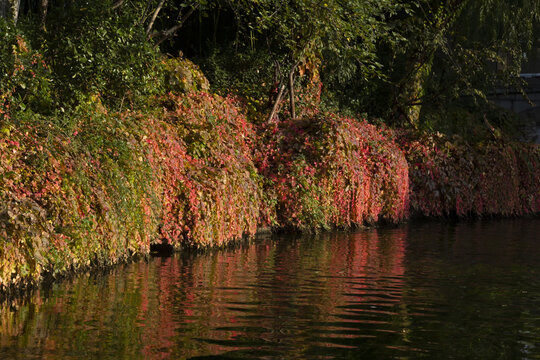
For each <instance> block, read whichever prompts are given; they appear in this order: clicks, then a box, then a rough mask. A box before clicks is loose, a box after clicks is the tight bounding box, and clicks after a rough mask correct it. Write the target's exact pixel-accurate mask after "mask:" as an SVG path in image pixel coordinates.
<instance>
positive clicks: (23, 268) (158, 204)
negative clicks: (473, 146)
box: [0, 93, 262, 290]
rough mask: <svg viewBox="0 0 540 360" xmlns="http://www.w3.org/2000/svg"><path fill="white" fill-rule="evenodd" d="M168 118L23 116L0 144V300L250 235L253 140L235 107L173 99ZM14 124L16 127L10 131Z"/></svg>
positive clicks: (207, 98) (97, 111)
mask: <svg viewBox="0 0 540 360" xmlns="http://www.w3.org/2000/svg"><path fill="white" fill-rule="evenodd" d="M163 101H164V104H165V105H167V107H168V109H169V110H166V111H165V112H163V111H156V112H155V113H154V114H142V113H136V112H131V111H125V112H122V113H112V114H111V113H108V112H107V111H106V109H105V108H103V107H102V106H101V105H100V102H99V99H94V101H93V102H91V103H83V104H81V105H80V106H78V107H77V110H76V111H73V112H69V113H67V114H66V115H65V116H63V117H40V116H37V115H35V114H32V113H26V115H25V116H24V117H23V114H19V115H18V116H19V117H18V118H17V124H18V125H17V126H11V129H12V131H11V133H10V134H6V133H5V132H4V133H1V134H0V290H1V289H5V288H6V287H8V286H11V285H15V284H21V283H25V282H28V281H32V280H37V279H39V278H40V277H41V275H42V274H43V273H44V272H50V273H52V274H58V273H62V272H65V271H67V270H68V269H72V268H80V267H83V266H88V265H90V264H111V263H115V262H117V261H119V260H121V259H125V258H127V257H129V256H131V255H132V254H135V253H142V254H145V253H148V252H149V248H150V244H152V243H159V242H161V241H162V239H165V241H167V242H169V243H170V244H172V245H174V246H175V247H181V246H208V245H222V244H224V243H226V242H227V241H230V240H233V239H236V238H240V237H242V236H243V235H245V234H254V233H255V231H256V227H257V220H258V218H259V208H260V207H261V204H260V201H261V198H262V195H261V189H260V186H259V183H260V179H259V176H258V175H257V173H256V170H255V168H254V165H253V162H252V159H251V153H252V148H251V144H252V143H251V139H252V138H253V132H252V130H251V127H250V125H249V124H248V123H247V122H246V119H245V116H243V114H242V113H241V112H240V111H239V109H238V108H237V107H236V106H235V104H234V101H233V100H232V99H224V98H221V97H219V96H213V95H209V94H206V93H191V94H189V95H182V96H174V95H170V96H168V97H166V98H164V99H163ZM12 125H13V124H12Z"/></svg>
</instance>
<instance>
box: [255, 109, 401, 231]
mask: <svg viewBox="0 0 540 360" xmlns="http://www.w3.org/2000/svg"><path fill="white" fill-rule="evenodd" d="M392 137H393V135H392V132H391V131H390V130H388V129H377V128H376V127H375V126H373V125H370V124H368V123H367V122H366V121H357V120H354V119H350V118H340V117H338V116H337V115H333V114H318V115H313V116H311V117H308V118H305V119H303V120H296V121H284V122H280V123H279V124H270V125H267V126H265V127H264V129H263V131H262V135H261V137H260V139H259V149H260V150H259V152H258V155H257V156H256V159H257V160H256V164H257V166H258V168H259V171H260V172H261V174H262V175H264V176H265V177H266V179H267V182H266V187H265V191H267V192H268V193H269V194H271V196H273V197H274V199H275V200H274V201H275V203H276V209H275V214H276V215H275V219H276V220H275V224H276V225H278V226H282V227H291V228H296V229H300V230H313V229H321V228H323V229H328V228H331V227H333V226H339V227H347V226H351V225H361V224H363V223H366V222H367V223H373V222H376V221H379V220H388V221H391V222H398V221H400V220H402V219H404V218H405V217H406V216H407V209H408V204H407V201H408V199H407V196H408V172H407V163H406V161H405V157H404V156H403V154H402V152H401V150H400V149H399V148H398V147H397V146H396V144H395V143H394V141H393V139H392Z"/></svg>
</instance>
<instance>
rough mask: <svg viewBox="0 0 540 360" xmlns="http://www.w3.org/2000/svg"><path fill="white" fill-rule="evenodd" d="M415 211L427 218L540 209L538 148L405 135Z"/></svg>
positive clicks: (405, 149)
mask: <svg viewBox="0 0 540 360" xmlns="http://www.w3.org/2000/svg"><path fill="white" fill-rule="evenodd" d="M400 141H401V145H402V147H403V149H404V151H405V154H406V156H407V160H408V162H409V173H410V184H411V185H410V186H411V193H410V202H411V211H412V212H413V213H415V214H421V215H425V216H443V215H444V216H446V215H452V214H455V215H458V216H469V215H478V216H482V215H504V216H509V215H522V214H530V213H535V212H538V211H540V207H539V198H540V150H539V149H538V146H535V145H527V144H519V143H507V142H503V141H493V142H486V143H478V144H476V145H472V144H470V143H467V142H465V141H463V140H461V139H460V138H458V137H455V138H453V139H448V138H446V137H444V136H443V135H441V134H431V135H412V134H410V133H409V134H406V135H404V136H402V137H401V140H400Z"/></svg>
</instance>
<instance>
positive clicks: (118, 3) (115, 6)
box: [112, 0, 124, 10]
mask: <svg viewBox="0 0 540 360" xmlns="http://www.w3.org/2000/svg"><path fill="white" fill-rule="evenodd" d="M123 3H124V0H118V1H117V2H115V3H114V5H113V6H112V9H113V10H116V9H118V8H119V7H120V6H122V4H123Z"/></svg>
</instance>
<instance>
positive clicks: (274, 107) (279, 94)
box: [267, 85, 286, 123]
mask: <svg viewBox="0 0 540 360" xmlns="http://www.w3.org/2000/svg"><path fill="white" fill-rule="evenodd" d="M285 89H286V86H285V85H281V86H280V88H279V93H278V96H277V98H276V101H275V102H274V106H273V107H272V112H271V113H270V116H269V117H268V120H267V122H269V123H270V122H272V119H273V118H274V116H275V115H276V112H277V109H278V107H279V103H280V102H281V98H282V97H283V93H284V92H285Z"/></svg>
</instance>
